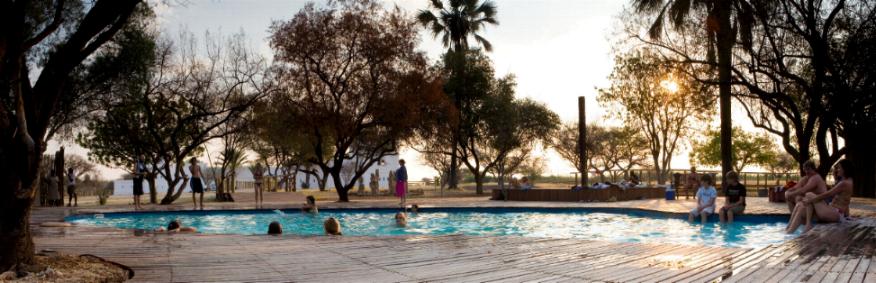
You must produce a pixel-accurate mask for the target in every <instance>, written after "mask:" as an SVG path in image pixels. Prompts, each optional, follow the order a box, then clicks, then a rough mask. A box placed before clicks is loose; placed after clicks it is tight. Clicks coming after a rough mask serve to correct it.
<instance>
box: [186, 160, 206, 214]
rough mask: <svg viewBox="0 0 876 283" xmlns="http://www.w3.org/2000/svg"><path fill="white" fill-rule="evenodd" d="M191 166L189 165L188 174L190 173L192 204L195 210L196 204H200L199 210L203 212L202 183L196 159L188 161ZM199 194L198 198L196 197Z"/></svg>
mask: <svg viewBox="0 0 876 283" xmlns="http://www.w3.org/2000/svg"><path fill="white" fill-rule="evenodd" d="M189 161H190V163H191V165H189V172H191V173H192V180H191V186H192V203H194V204H195V209H198V203H199V202H200V203H201V210H204V183H203V182H201V175H202V174H201V166H200V165H198V159H197V158H195V157H192V159H191V160H189ZM199 194H200V197H198V196H197V195H199Z"/></svg>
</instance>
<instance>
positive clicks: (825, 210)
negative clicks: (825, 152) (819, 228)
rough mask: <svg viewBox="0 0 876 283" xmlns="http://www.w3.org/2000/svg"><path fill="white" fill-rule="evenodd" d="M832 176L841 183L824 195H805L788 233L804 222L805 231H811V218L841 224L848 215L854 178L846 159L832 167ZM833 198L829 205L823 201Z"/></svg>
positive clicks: (851, 166) (792, 219) (849, 162)
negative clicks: (840, 179) (839, 178)
mask: <svg viewBox="0 0 876 283" xmlns="http://www.w3.org/2000/svg"><path fill="white" fill-rule="evenodd" d="M834 174H835V175H836V176H837V177H841V178H842V181H840V182H839V183H837V184H836V185H835V186H834V187H833V188H832V189H830V190H829V191H827V192H825V193H821V194H815V193H811V192H810V193H806V196H805V197H803V200H802V201H801V202H800V203H799V204H797V207H796V208H795V209H794V216H792V218H791V223H790V224H789V226H788V231H787V232H788V233H793V232H794V231H796V230H797V227H800V224H801V223H803V221H806V229H805V231H809V230H810V229H812V216H815V217H816V220H819V221H821V222H828V223H830V222H842V221H843V220H844V219H845V217H846V216H848V215H849V204H850V203H851V201H852V193H853V192H854V189H853V188H854V183H853V178H854V176H855V171H854V167H853V165H852V162H851V161H849V160H848V159H843V160H840V161H839V163H838V164H837V165H836V166H834ZM830 197H833V200H831V202H830V204H828V203H827V202H825V201H824V200H825V199H828V198H830Z"/></svg>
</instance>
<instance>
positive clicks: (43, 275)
mask: <svg viewBox="0 0 876 283" xmlns="http://www.w3.org/2000/svg"><path fill="white" fill-rule="evenodd" d="M36 265H37V266H43V267H46V268H45V270H44V271H42V272H37V273H29V274H28V275H27V276H25V277H20V278H17V279H15V280H11V281H10V280H6V281H4V280H0V281H2V282H71V283H72V282H124V281H126V280H127V279H128V271H127V270H126V269H124V268H122V267H121V266H119V265H116V264H113V263H111V262H108V261H105V260H103V259H101V258H98V257H94V256H73V255H65V254H55V255H37V256H36Z"/></svg>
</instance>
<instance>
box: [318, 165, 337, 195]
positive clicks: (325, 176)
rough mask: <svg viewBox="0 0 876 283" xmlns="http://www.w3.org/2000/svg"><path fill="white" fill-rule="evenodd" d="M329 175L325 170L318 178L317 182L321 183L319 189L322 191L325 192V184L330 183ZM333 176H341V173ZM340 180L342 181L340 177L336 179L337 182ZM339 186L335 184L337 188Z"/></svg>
mask: <svg viewBox="0 0 876 283" xmlns="http://www.w3.org/2000/svg"><path fill="white" fill-rule="evenodd" d="M320 171H322V170H320ZM328 176H329V173H328V172H323V173H322V177H321V178H316V182H317V183H319V191H320V192H325V186H326V184H327V183H328ZM332 178H333V179H334V178H340V173H339V175H338V177H332ZM339 181H340V179H338V181H336V182H339ZM337 188H338V187H337V186H335V189H337Z"/></svg>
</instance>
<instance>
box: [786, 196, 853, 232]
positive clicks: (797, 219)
mask: <svg viewBox="0 0 876 283" xmlns="http://www.w3.org/2000/svg"><path fill="white" fill-rule="evenodd" d="M806 197H807V198H812V197H815V194H814V193H806ZM813 217H815V219H813ZM840 217H842V215H841V214H840V213H839V212H837V210H836V208H834V207H832V206H829V205H827V203H825V202H823V201H816V202H814V203H809V204H806V203H803V201H802V200H801V201H798V202H797V206H796V207H795V208H794V212H793V213H791V221H790V222H789V223H788V228H787V229H786V232H788V233H794V231H797V228H799V227H800V225H802V224H803V223H804V222H805V223H806V228H805V230H804V231H803V232H804V233H805V232H808V231H809V230H811V229H812V224H813V221H815V220H821V221H823V222H839V220H840Z"/></svg>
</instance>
